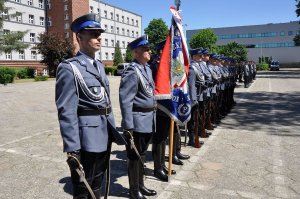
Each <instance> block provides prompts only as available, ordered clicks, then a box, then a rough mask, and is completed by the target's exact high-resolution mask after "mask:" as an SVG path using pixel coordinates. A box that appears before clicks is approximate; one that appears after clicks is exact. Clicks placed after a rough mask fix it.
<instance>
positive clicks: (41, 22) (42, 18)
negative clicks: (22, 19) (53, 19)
mask: <svg viewBox="0 0 300 199" xmlns="http://www.w3.org/2000/svg"><path fill="white" fill-rule="evenodd" d="M44 24H45V18H44V17H40V25H41V26H43V25H44Z"/></svg>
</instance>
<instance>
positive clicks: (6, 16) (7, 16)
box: [2, 9, 9, 20]
mask: <svg viewBox="0 0 300 199" xmlns="http://www.w3.org/2000/svg"><path fill="white" fill-rule="evenodd" d="M2 16H3V18H4V19H5V20H9V15H8V10H7V9H5V10H4V11H3V13H2Z"/></svg>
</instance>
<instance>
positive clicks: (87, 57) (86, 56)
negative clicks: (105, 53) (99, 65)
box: [79, 51, 95, 65]
mask: <svg viewBox="0 0 300 199" xmlns="http://www.w3.org/2000/svg"><path fill="white" fill-rule="evenodd" d="M79 53H80V54H82V55H83V56H84V57H85V58H86V59H87V60H88V61H89V62H90V63H91V64H92V65H93V63H94V61H95V59H93V58H91V57H90V56H88V55H87V54H85V53H84V52H82V51H79Z"/></svg>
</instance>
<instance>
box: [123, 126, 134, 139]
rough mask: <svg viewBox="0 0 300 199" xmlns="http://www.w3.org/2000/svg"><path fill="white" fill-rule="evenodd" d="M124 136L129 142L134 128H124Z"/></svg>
mask: <svg viewBox="0 0 300 199" xmlns="http://www.w3.org/2000/svg"><path fill="white" fill-rule="evenodd" d="M123 136H124V138H125V140H126V141H127V142H129V140H131V139H132V136H133V130H132V129H124V131H123Z"/></svg>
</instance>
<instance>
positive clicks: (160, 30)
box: [145, 18, 168, 53]
mask: <svg viewBox="0 0 300 199" xmlns="http://www.w3.org/2000/svg"><path fill="white" fill-rule="evenodd" d="M145 34H147V35H148V41H149V43H150V44H151V49H152V52H154V53H157V52H156V45H157V44H158V43H159V42H161V41H163V40H165V39H166V38H167V36H168V26H167V25H166V23H165V22H164V21H163V20H162V19H161V18H159V19H153V20H152V21H150V23H149V25H148V26H147V28H145Z"/></svg>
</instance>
